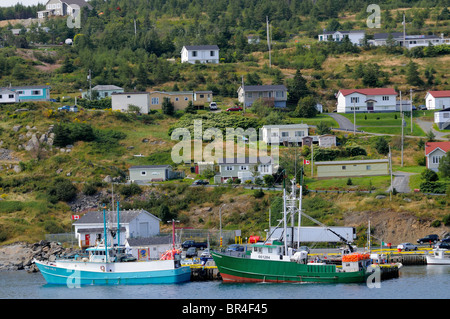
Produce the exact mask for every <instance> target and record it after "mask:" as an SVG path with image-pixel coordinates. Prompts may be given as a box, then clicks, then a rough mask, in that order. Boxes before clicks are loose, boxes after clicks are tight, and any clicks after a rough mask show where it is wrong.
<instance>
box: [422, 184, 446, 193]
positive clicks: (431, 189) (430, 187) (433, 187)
mask: <svg viewBox="0 0 450 319" xmlns="http://www.w3.org/2000/svg"><path fill="white" fill-rule="evenodd" d="M446 190H447V184H446V183H444V182H423V183H422V184H420V191H421V192H422V193H433V194H445V191H446Z"/></svg>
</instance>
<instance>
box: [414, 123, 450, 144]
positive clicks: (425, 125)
mask: <svg viewBox="0 0 450 319" xmlns="http://www.w3.org/2000/svg"><path fill="white" fill-rule="evenodd" d="M415 121H416V123H417V125H419V126H420V128H421V129H422V130H423V131H424V132H425V134H426V133H428V132H429V131H430V130H431V131H432V132H433V134H434V135H435V136H436V139H437V140H448V139H447V138H445V137H444V136H445V135H448V133H442V132H438V131H436V130H435V129H434V128H433V124H434V122H431V121H423V120H420V119H416V120H415Z"/></svg>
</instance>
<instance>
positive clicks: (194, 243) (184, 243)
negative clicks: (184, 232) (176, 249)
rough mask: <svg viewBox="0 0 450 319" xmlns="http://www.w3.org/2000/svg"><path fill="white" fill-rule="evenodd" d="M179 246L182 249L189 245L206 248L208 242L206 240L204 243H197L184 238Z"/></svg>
mask: <svg viewBox="0 0 450 319" xmlns="http://www.w3.org/2000/svg"><path fill="white" fill-rule="evenodd" d="M181 247H183V248H184V249H186V248H189V247H195V248H199V249H204V248H208V244H207V243H206V242H205V243H197V242H195V241H193V240H186V241H185V242H183V243H182V244H181Z"/></svg>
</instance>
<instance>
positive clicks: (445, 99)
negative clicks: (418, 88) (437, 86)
mask: <svg viewBox="0 0 450 319" xmlns="http://www.w3.org/2000/svg"><path fill="white" fill-rule="evenodd" d="M425 106H426V107H427V110H442V109H445V108H448V107H450V90H447V91H428V92H427V94H426V95H425Z"/></svg>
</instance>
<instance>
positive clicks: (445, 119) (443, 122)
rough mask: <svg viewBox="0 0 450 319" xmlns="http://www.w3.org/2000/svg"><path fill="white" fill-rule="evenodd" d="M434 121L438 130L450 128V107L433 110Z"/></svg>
mask: <svg viewBox="0 0 450 319" xmlns="http://www.w3.org/2000/svg"><path fill="white" fill-rule="evenodd" d="M434 123H436V124H437V126H438V127H439V129H440V130H448V129H450V107H449V108H446V109H443V110H440V111H436V112H434Z"/></svg>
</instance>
